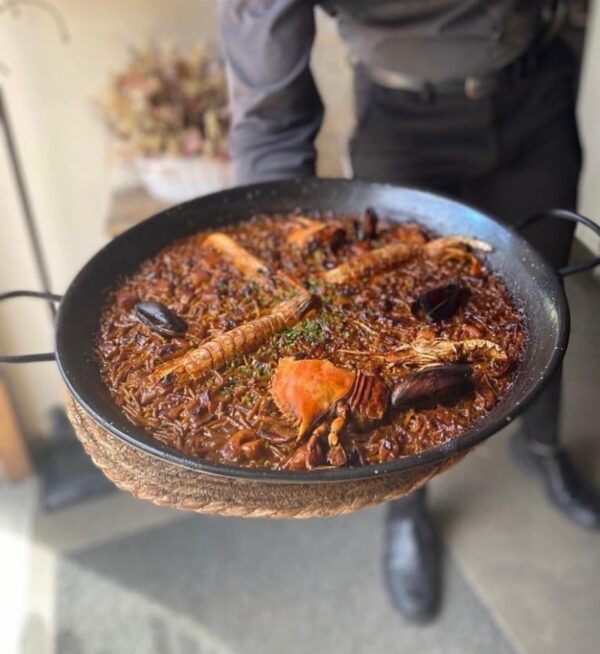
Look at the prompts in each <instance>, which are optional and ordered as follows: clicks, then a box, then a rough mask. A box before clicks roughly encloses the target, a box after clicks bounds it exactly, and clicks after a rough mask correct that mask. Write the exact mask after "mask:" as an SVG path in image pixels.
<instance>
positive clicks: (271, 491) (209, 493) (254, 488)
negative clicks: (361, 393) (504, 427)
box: [67, 398, 467, 518]
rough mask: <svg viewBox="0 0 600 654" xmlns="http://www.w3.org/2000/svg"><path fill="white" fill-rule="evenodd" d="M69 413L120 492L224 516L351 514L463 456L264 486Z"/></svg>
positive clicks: (71, 407) (74, 408)
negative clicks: (379, 472)
mask: <svg viewBox="0 0 600 654" xmlns="http://www.w3.org/2000/svg"><path fill="white" fill-rule="evenodd" d="M67 413H68V415H69V419H70V420H71V423H72V424H73V427H74V429H75V432H76V433H77V436H78V438H79V440H80V441H81V443H82V444H83V447H84V448H85V451H86V452H87V453H88V454H89V456H90V457H91V458H92V460H93V461H94V463H95V464H96V465H97V466H98V467H99V468H100V469H101V470H102V472H104V474H105V475H106V476H107V477H108V478H109V479H110V480H111V481H112V482H113V483H114V484H115V485H116V486H117V487H118V488H120V489H121V490H124V491H127V492H128V493H131V494H132V495H134V496H135V497H138V498H140V499H143V500H149V501H150V502H154V504H158V505H161V506H170V507H174V508H177V509H185V510H188V511H196V512H198V513H215V514H219V515H227V516H243V517H248V518H313V517H325V516H334V515H341V514H343V513H350V512H352V511H357V510H358V509H362V508H365V507H368V506H372V505H374V504H378V503H380V502H385V501H386V500H393V499H397V498H399V497H402V496H404V495H407V494H408V493H410V492H411V491H413V490H415V489H417V488H419V487H420V486H423V485H424V484H425V483H427V482H428V481H429V480H430V479H431V478H432V477H434V476H435V475H437V474H439V473H440V472H443V471H444V470H447V469H448V468H450V467H451V466H453V465H454V464H456V463H458V461H460V460H461V459H462V458H463V456H465V454H466V453H467V452H466V451H465V452H461V453H459V454H457V455H454V456H453V457H451V458H449V459H445V460H444V461H440V462H439V463H435V464H431V465H428V466H423V467H420V468H416V469H414V470H407V471H403V472H399V473H395V474H389V475H383V476H381V477H372V478H369V479H364V480H361V481H340V482H332V483H310V482H309V483H305V484H303V483H289V484H287V483H272V482H271V483H268V482H265V481H260V480H256V481H250V480H247V479H234V478H231V477H217V476H215V475H211V474H207V473H205V472H200V471H198V470H192V469H189V468H185V467H182V466H179V465H176V464H174V463H170V462H167V461H163V460H161V459H158V458H156V457H154V456H151V455H150V454H147V453H145V452H143V451H142V450H139V449H137V448H136V447H134V446H132V445H130V444H129V443H126V442H124V441H122V440H121V439H119V438H118V437H116V436H115V435H114V434H111V433H110V432H109V431H107V430H106V429H104V428H103V427H101V426H100V425H99V424H98V423H97V422H96V421H95V420H94V419H93V418H91V417H90V416H89V415H88V414H87V413H86V412H85V410H84V409H83V408H82V407H81V406H80V405H79V404H77V402H75V400H73V399H72V398H69V400H68V402H67Z"/></svg>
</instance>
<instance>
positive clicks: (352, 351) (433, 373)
mask: <svg viewBox="0 0 600 654" xmlns="http://www.w3.org/2000/svg"><path fill="white" fill-rule="evenodd" d="M490 250H491V248H490V247H489V246H488V245H487V244H486V243H483V242H480V241H477V240H474V239H470V238H468V237H466V236H461V235H457V236H453V237H442V238H436V237H435V235H433V234H429V233H427V232H426V230H425V229H424V228H422V227H421V226H419V225H418V224H416V223H400V224H398V223H395V222H387V221H385V220H383V219H381V218H379V217H378V216H377V215H376V214H375V212H373V211H372V210H367V212H365V214H364V215H362V216H327V217H326V218H324V217H319V216H310V217H309V216H306V215H300V214H292V215H286V216H280V215H259V216H256V217H254V218H253V219H251V220H249V221H247V222H244V223H240V224H237V225H235V226H230V227H226V228H223V229H222V230H220V231H215V230H206V231H203V232H198V233H197V234H194V235H192V236H189V237H186V238H184V239H182V240H180V241H178V242H176V243H173V244H172V245H169V246H168V247H166V248H164V249H163V250H162V251H161V252H159V253H158V254H157V255H156V256H154V257H153V258H151V259H149V260H147V261H145V262H144V263H143V264H142V265H141V266H140V267H139V269H138V270H137V271H136V272H135V273H134V274H133V275H131V276H130V277H129V278H127V279H125V280H123V281H121V283H120V284H119V285H118V288H116V289H115V290H113V291H112V292H111V293H110V294H109V295H108V297H107V299H106V303H105V307H104V309H103V312H102V316H101V320H100V325H99V330H98V333H97V336H96V349H95V352H96V356H97V359H98V362H99V366H100V372H101V376H102V379H103V381H104V382H105V383H106V385H107V386H108V388H109V390H110V393H111V395H112V397H113V398H114V400H115V402H116V403H117V404H118V405H119V406H120V407H121V409H122V410H123V412H124V413H125V415H126V416H127V417H128V419H129V420H131V421H132V422H133V423H134V424H136V425H138V426H140V427H143V428H145V429H146V430H147V431H148V432H150V433H151V434H152V435H153V436H154V438H156V439H157V440H159V441H161V442H162V443H165V444H167V445H168V446H170V447H173V448H174V449H177V450H180V451H181V452H184V453H185V454H187V455H191V456H195V457H199V458H203V459H206V460H210V461H214V462H221V463H229V464H236V465H240V466H246V467H252V468H273V469H287V470H300V469H313V468H321V467H340V466H359V465H367V464H372V463H383V462H386V461H390V460H393V459H396V458H398V457H402V456H406V455H411V454H416V453H418V452H421V451H423V450H426V449H428V448H431V447H434V446H437V445H439V444H441V443H444V442H445V441H447V440H449V439H452V438H455V437H456V436H458V435H459V434H461V433H462V432H463V431H464V430H465V429H466V428H468V427H470V426H472V425H474V424H475V423H476V422H478V421H480V420H481V419H482V418H483V417H484V416H485V415H486V414H487V413H488V412H489V411H490V410H491V409H492V408H493V407H494V406H495V405H496V403H497V402H499V401H500V400H501V399H502V396H503V395H504V394H505V393H506V391H507V389H508V388H509V386H510V384H511V382H512V379H513V377H514V375H515V372H516V369H517V367H518V363H519V359H520V355H521V353H522V351H523V348H524V345H525V341H526V328H525V324H524V317H523V315H522V314H521V313H520V311H519V309H518V307H517V306H516V305H515V303H514V302H513V300H512V298H511V297H510V295H509V293H508V291H507V289H506V288H505V286H504V284H503V283H502V280H501V279H499V278H498V277H497V276H496V275H495V274H493V273H492V272H490V271H488V270H487V269H486V267H485V265H484V263H483V262H482V260H481V259H480V258H479V256H478V252H486V251H490Z"/></svg>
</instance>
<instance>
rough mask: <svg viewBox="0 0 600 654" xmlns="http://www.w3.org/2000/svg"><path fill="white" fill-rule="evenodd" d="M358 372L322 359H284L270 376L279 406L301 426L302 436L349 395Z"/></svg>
mask: <svg viewBox="0 0 600 654" xmlns="http://www.w3.org/2000/svg"><path fill="white" fill-rule="evenodd" d="M355 377H356V373H354V372H352V371H351V370H345V369H343V368H338V367H337V366H334V365H333V363H331V362H329V361H326V360H323V359H304V360H301V361H296V360H294V359H292V358H290V357H286V358H284V359H281V361H280V362H279V365H278V366H277V370H276V371H275V374H274V375H273V379H272V380H271V395H272V396H273V399H274V400H275V404H276V405H277V408H278V409H279V410H280V411H281V413H282V414H283V415H284V416H286V417H288V418H289V419H290V421H293V422H294V424H295V425H297V426H298V439H300V438H302V437H303V436H304V435H305V434H306V433H307V432H308V431H309V430H310V429H311V428H312V427H313V426H314V425H315V424H316V423H317V422H318V421H319V420H320V419H321V418H322V417H324V416H325V415H326V414H327V413H329V411H330V410H331V408H332V407H333V406H334V405H335V404H336V403H337V402H339V401H340V400H341V399H343V398H344V397H346V395H348V393H349V391H350V389H351V388H352V384H353V383H354V379H355Z"/></svg>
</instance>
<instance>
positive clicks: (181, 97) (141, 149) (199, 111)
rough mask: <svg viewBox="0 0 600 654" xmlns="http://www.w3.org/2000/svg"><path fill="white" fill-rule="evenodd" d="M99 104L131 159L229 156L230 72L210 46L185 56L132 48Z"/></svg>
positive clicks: (120, 150) (173, 50)
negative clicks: (228, 74) (125, 64)
mask: <svg viewBox="0 0 600 654" xmlns="http://www.w3.org/2000/svg"><path fill="white" fill-rule="evenodd" d="M99 105H100V109H101V112H102V115H103V117H104V121H105V123H106V125H107V126H108V128H109V130H110V131H111V133H112V134H113V135H114V136H115V138H116V141H117V142H118V146H117V151H118V153H119V154H121V155H123V156H125V157H127V158H136V157H160V156H168V157H196V156H205V157H214V158H226V157H227V151H228V149H227V145H228V128H229V114H228V107H227V85H226V79H225V71H224V67H223V64H222V62H221V60H220V59H219V57H218V56H217V55H216V53H215V51H214V49H213V48H211V47H210V46H208V45H205V44H202V45H198V46H196V47H195V48H193V49H191V50H189V51H187V52H185V53H184V52H181V51H179V50H178V49H176V48H173V47H167V46H164V45H163V46H158V45H148V46H146V47H144V48H142V49H132V50H131V56H130V60H129V63H128V65H127V67H126V68H125V70H123V71H122V72H119V73H118V74H116V75H114V76H113V77H112V79H111V82H110V84H109V86H108V88H107V89H106V90H105V92H104V93H103V95H102V96H101V98H100V100H99Z"/></svg>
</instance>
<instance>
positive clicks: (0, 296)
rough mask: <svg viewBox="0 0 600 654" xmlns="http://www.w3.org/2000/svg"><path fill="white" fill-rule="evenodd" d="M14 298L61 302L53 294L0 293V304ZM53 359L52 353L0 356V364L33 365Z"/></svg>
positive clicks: (33, 292)
mask: <svg viewBox="0 0 600 654" xmlns="http://www.w3.org/2000/svg"><path fill="white" fill-rule="evenodd" d="M15 297H34V298H38V299H41V300H50V301H51V302H60V301H61V300H62V295H56V294H55V293H46V292H43V293H42V292H39V291H10V292H9V293H0V302H1V301H2V300H10V299H11V298H15ZM54 358H55V357H54V352H44V353H42V354H13V355H0V363H33V362H36V361H54Z"/></svg>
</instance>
